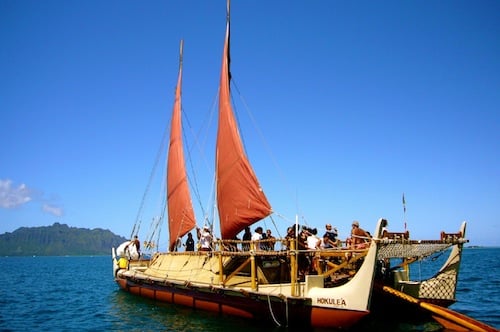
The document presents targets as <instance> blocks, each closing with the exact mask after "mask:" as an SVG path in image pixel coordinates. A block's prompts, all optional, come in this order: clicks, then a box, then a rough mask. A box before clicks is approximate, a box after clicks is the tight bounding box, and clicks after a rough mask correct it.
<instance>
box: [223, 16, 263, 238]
mask: <svg viewBox="0 0 500 332" xmlns="http://www.w3.org/2000/svg"><path fill="white" fill-rule="evenodd" d="M229 61H230V57H229V19H228V21H227V25H226V37H225V42H224V53H223V55H222V70H221V78H220V87H219V128H218V132H217V148H216V179H217V207H218V210H219V219H220V227H221V236H222V238H223V239H232V238H234V237H235V236H236V235H237V234H238V233H239V232H241V231H242V230H243V229H244V228H245V227H246V226H250V225H252V224H253V223H255V222H257V221H259V220H261V219H263V218H265V217H267V216H268V215H270V214H271V212H272V210H271V205H270V204H269V202H268V201H267V198H266V196H265V194H264V192H263V191H262V188H261V187H260V185H259V182H258V180H257V177H256V175H255V173H254V171H253V169H252V167H251V166H250V162H249V161H248V158H247V156H246V154H245V151H244V150H243V144H242V142H241V137H240V134H239V132H238V126H237V123H236V120H235V117H234V113H233V109H232V106H231V96H230V91H229V80H230V71H229Z"/></svg>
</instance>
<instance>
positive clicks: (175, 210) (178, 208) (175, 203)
mask: <svg viewBox="0 0 500 332" xmlns="http://www.w3.org/2000/svg"><path fill="white" fill-rule="evenodd" d="M182 48H183V42H182V41H181V46H180V64H179V77H178V79H177V86H176V89H175V102H174V108H173V111H172V120H171V128H170V145H169V149H168V160H167V205H168V226H169V234H170V239H169V250H170V251H173V250H174V249H175V245H176V242H177V239H178V238H181V237H182V236H184V235H185V234H186V233H187V232H189V231H190V230H192V229H193V228H194V227H195V226H196V221H195V216H194V210H193V205H192V201H191V195H190V193H189V185H188V180H187V173H186V164H185V161H184V150H183V143H182V120H181V85H182Z"/></svg>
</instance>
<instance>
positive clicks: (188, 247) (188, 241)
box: [184, 233, 194, 251]
mask: <svg viewBox="0 0 500 332" xmlns="http://www.w3.org/2000/svg"><path fill="white" fill-rule="evenodd" d="M184 245H185V246H186V251H194V239H193V234H191V233H188V238H187V239H186V243H185V244H184Z"/></svg>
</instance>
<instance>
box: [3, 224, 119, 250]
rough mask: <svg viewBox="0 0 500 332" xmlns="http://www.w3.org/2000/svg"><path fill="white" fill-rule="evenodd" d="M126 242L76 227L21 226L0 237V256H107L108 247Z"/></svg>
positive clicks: (105, 233)
mask: <svg viewBox="0 0 500 332" xmlns="http://www.w3.org/2000/svg"><path fill="white" fill-rule="evenodd" d="M124 241H127V239H126V238H124V237H122V236H118V235H115V234H113V233H112V232H111V231H109V230H105V229H100V228H95V229H86V228H76V227H69V226H68V225H65V224H60V223H55V224H54V225H52V226H44V227H21V228H18V229H16V230H15V231H14V232H12V233H4V234H0V256H32V255H38V256H61V255H62V256H65V255H71V256H72V255H108V254H110V252H111V247H113V246H114V247H116V246H118V245H119V244H120V243H123V242H124Z"/></svg>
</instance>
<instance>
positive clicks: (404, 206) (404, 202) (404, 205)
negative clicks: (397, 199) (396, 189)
mask: <svg viewBox="0 0 500 332" xmlns="http://www.w3.org/2000/svg"><path fill="white" fill-rule="evenodd" d="M403 211H404V212H406V201H405V193H403Z"/></svg>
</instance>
